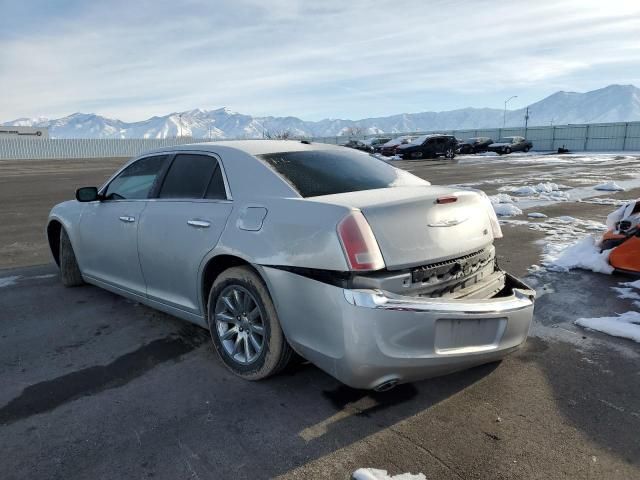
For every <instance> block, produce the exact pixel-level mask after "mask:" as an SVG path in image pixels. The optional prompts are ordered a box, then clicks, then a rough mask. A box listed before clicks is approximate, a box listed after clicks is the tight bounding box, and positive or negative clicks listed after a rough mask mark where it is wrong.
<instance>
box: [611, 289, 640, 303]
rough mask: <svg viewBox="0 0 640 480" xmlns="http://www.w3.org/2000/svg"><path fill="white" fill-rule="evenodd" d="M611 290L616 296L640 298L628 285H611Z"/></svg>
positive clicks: (632, 298)
mask: <svg viewBox="0 0 640 480" xmlns="http://www.w3.org/2000/svg"><path fill="white" fill-rule="evenodd" d="M611 290H613V291H615V292H617V295H616V296H617V297H618V298H622V299H629V300H640V294H639V293H638V292H636V291H634V290H633V288H629V287H611Z"/></svg>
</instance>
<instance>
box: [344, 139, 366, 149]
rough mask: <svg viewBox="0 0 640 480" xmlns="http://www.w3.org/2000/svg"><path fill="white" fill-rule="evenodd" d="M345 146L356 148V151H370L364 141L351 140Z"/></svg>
mask: <svg viewBox="0 0 640 480" xmlns="http://www.w3.org/2000/svg"><path fill="white" fill-rule="evenodd" d="M343 146H344V147H347V148H355V149H356V150H363V151H367V150H368V149H369V146H368V145H367V144H366V143H365V141H363V140H349V141H348V142H347V143H345V144H344V145H343Z"/></svg>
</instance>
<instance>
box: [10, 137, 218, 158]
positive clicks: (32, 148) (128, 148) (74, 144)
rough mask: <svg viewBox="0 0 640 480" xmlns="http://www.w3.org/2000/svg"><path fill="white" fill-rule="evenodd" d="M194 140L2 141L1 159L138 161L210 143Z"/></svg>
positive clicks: (79, 139)
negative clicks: (173, 149) (166, 150)
mask: <svg viewBox="0 0 640 480" xmlns="http://www.w3.org/2000/svg"><path fill="white" fill-rule="evenodd" d="M209 141H211V140H206V139H198V138H191V137H180V138H127V139H123V138H73V139H69V138H66V139H62V138H60V139H52V138H47V139H38V140H35V139H22V138H20V139H8V138H6V139H0V159H12V160H29V159H47V158H51V159H57V158H109V157H134V156H136V155H139V154H141V153H143V152H146V151H148V150H153V149H156V148H162V147H170V146H173V145H185V144H187V143H199V142H209Z"/></svg>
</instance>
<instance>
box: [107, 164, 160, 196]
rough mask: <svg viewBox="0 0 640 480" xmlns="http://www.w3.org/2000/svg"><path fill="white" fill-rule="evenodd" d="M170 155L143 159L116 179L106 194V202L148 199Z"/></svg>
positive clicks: (130, 166)
mask: <svg viewBox="0 0 640 480" xmlns="http://www.w3.org/2000/svg"><path fill="white" fill-rule="evenodd" d="M167 158H168V155H156V156H153V157H146V158H141V159H140V160H138V161H137V162H135V163H132V164H131V165H129V166H128V167H127V168H125V169H124V170H123V171H122V172H120V175H118V176H117V177H116V178H114V179H113V180H112V181H111V183H110V184H109V186H108V187H107V190H106V191H105V193H104V196H105V199H106V200H122V199H125V200H129V199H131V200H139V199H144V198H148V196H149V192H150V191H151V189H152V187H153V184H154V183H155V181H156V178H157V177H158V173H160V170H161V169H162V165H163V164H164V162H165V160H166V159H167Z"/></svg>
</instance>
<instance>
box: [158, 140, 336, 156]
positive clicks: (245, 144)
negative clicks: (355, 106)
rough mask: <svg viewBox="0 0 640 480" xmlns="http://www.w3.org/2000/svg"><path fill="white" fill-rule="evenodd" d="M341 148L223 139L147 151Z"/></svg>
mask: <svg viewBox="0 0 640 480" xmlns="http://www.w3.org/2000/svg"><path fill="white" fill-rule="evenodd" d="M336 148H341V147H340V146H338V145H330V144H328V143H311V142H305V143H303V142H302V141H300V140H221V141H217V142H203V143H188V144H184V145H172V146H169V147H162V148H159V149H156V150H153V151H151V152H147V153H158V152H174V151H179V150H182V151H184V150H197V151H200V152H212V153H216V152H218V151H220V150H221V149H224V150H226V149H233V150H238V151H241V152H244V153H248V154H249V155H267V154H270V153H283V152H300V151H310V150H332V149H336Z"/></svg>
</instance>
